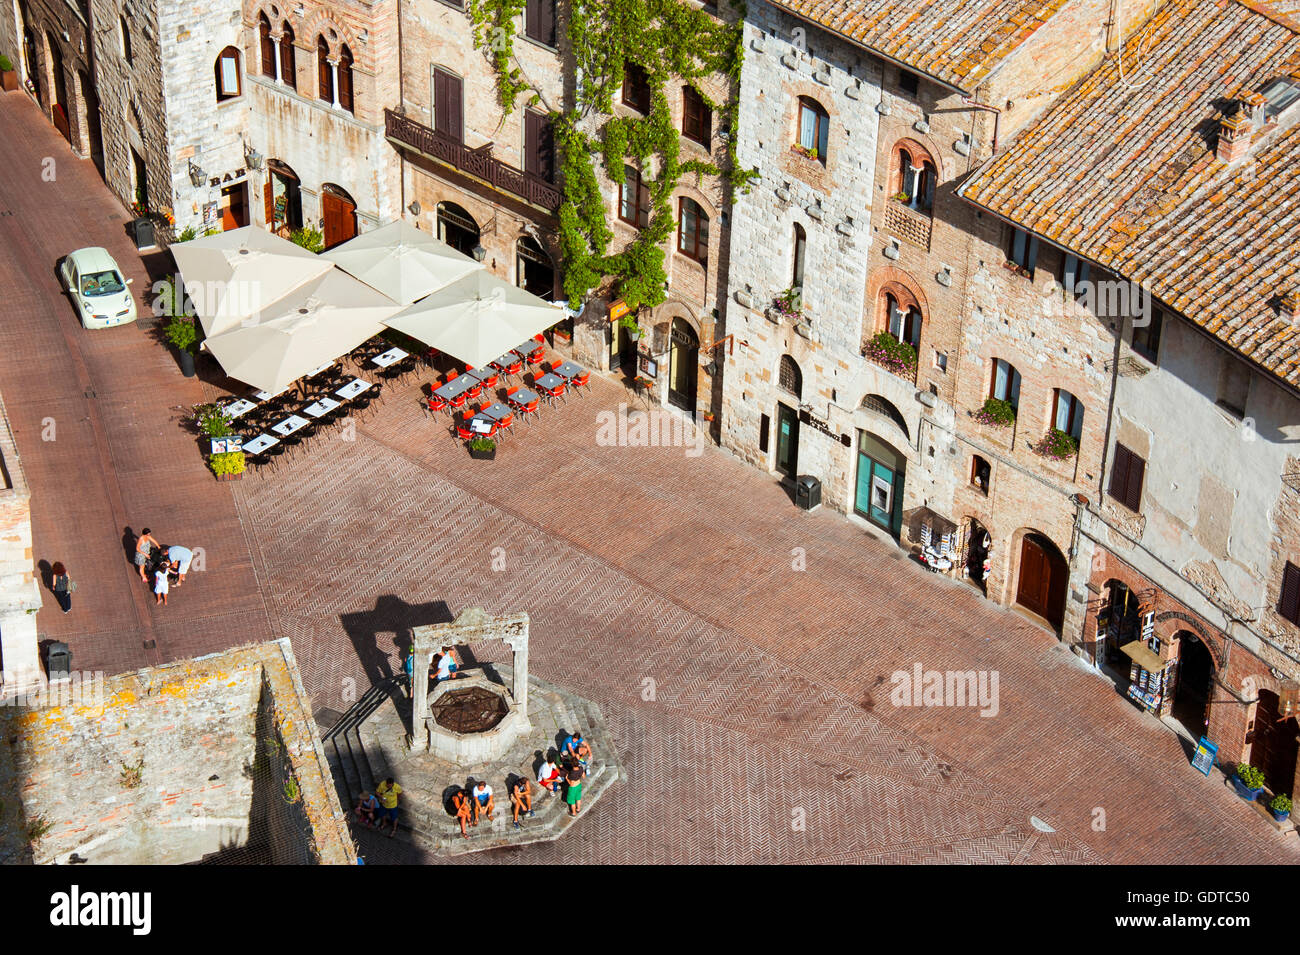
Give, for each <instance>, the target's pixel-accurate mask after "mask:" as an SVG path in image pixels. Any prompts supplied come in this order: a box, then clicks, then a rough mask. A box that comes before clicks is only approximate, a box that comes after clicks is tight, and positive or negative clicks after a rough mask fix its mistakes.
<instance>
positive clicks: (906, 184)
mask: <svg viewBox="0 0 1300 955" xmlns="http://www.w3.org/2000/svg"><path fill="white" fill-rule="evenodd" d="M905 142H906V144H905V145H904V144H900V145H899V146H897V147H896V153H897V162H896V163H895V165H894V167H893V172H892V173H891V175H892V177H893V179H892V183H891V186H890V188H891V189H892V194H893V195H894V196H895V197H896V198H897V199H898V200H899V201H900V202H904V203H906V204H907V205H908V206H909V207H910V208H913V209H916V210H918V211H920V212H927V213H928V212H929V211H930V210H931V209H933V208H934V187H935V185H936V184H937V183H938V181H939V172H938V168H937V167H936V166H935V164H934V161H933V160H932V159H931V158H930V156H929V155H928V154H927V153H926V152H925V150H924V149H922V148H921V147H920V146H917V145H916V144H915V143H912V142H910V141H905Z"/></svg>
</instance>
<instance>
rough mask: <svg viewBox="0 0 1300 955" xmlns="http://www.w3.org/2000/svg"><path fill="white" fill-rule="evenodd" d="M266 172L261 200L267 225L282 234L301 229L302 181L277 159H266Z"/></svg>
mask: <svg viewBox="0 0 1300 955" xmlns="http://www.w3.org/2000/svg"><path fill="white" fill-rule="evenodd" d="M266 172H267V176H266V185H265V186H264V187H263V189H264V194H263V197H262V201H263V202H264V203H265V212H266V224H267V227H268V228H270V230H271V231H272V232H275V233H278V234H282V235H283V234H287V233H288V232H289V231H291V230H293V229H301V228H302V182H301V180H299V178H298V174H297V173H296V172H294V171H293V169H291V168H290V167H289V164H288V163H285V162H281V161H280V160H279V159H268V160H267V161H266Z"/></svg>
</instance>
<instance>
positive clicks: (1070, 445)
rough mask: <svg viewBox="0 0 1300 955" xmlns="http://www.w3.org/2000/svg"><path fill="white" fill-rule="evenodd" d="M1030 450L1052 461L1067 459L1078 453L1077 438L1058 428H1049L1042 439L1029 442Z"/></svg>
mask: <svg viewBox="0 0 1300 955" xmlns="http://www.w3.org/2000/svg"><path fill="white" fill-rule="evenodd" d="M1029 447H1030V450H1032V451H1034V452H1036V453H1038V454H1040V455H1042V456H1043V457H1045V458H1048V459H1050V460H1052V461H1068V460H1069V459H1070V458H1072V457H1074V456H1075V455H1076V454H1078V453H1079V439H1078V438H1076V437H1074V436H1073V435H1070V434H1066V433H1065V432H1064V431H1062V430H1061V429H1060V428H1049V429H1048V432H1047V434H1045V435H1043V440H1042V441H1039V442H1038V444H1036V445H1033V444H1031V445H1030V446H1029Z"/></svg>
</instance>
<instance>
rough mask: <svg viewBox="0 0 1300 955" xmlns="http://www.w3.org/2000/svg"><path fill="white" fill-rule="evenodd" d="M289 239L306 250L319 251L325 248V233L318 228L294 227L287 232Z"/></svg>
mask: <svg viewBox="0 0 1300 955" xmlns="http://www.w3.org/2000/svg"><path fill="white" fill-rule="evenodd" d="M289 241H290V242H292V243H293V244H294V245H299V246H302V247H303V248H304V249H306V250H307V251H308V252H321V251H323V250H324V248H325V234H324V233H323V232H321V231H320V230H319V229H294V230H293V231H292V232H290V233H289Z"/></svg>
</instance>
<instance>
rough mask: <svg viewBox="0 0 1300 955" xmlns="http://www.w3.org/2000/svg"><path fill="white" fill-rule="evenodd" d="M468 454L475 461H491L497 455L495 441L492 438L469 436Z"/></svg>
mask: <svg viewBox="0 0 1300 955" xmlns="http://www.w3.org/2000/svg"><path fill="white" fill-rule="evenodd" d="M469 456H470V457H471V458H474V459H475V460H476V461H491V460H492V459H493V458H495V457H496V456H497V443H496V441H495V440H494V439H492V438H483V437H478V438H470V439H469Z"/></svg>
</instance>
